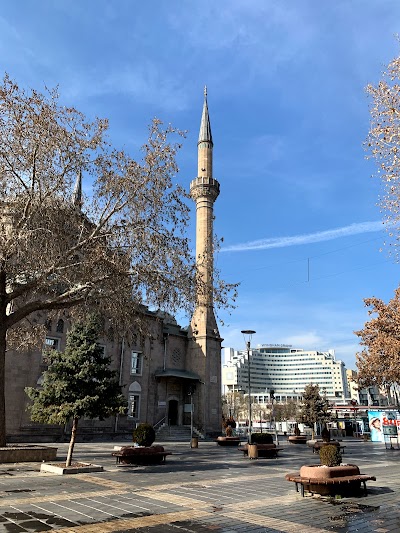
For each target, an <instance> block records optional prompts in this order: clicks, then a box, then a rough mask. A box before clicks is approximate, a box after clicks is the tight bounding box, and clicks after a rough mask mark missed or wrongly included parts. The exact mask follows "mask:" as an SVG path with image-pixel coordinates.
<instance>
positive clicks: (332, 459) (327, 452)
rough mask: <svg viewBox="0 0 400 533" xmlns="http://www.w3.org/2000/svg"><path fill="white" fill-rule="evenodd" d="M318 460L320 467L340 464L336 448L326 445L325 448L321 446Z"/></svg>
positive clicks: (339, 454) (340, 460)
mask: <svg viewBox="0 0 400 533" xmlns="http://www.w3.org/2000/svg"><path fill="white" fill-rule="evenodd" d="M319 459H320V461H321V465H326V466H339V465H340V463H341V462H342V455H341V453H340V450H339V448H338V447H337V446H334V445H333V444H327V445H326V446H321V448H320V450H319Z"/></svg>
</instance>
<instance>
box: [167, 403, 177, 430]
mask: <svg viewBox="0 0 400 533" xmlns="http://www.w3.org/2000/svg"><path fill="white" fill-rule="evenodd" d="M168 423H169V425H170V426H176V425H177V424H178V400H170V401H169V402H168Z"/></svg>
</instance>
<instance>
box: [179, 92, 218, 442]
mask: <svg viewBox="0 0 400 533" xmlns="http://www.w3.org/2000/svg"><path fill="white" fill-rule="evenodd" d="M197 149H198V171H197V177H196V178H195V179H194V180H193V181H192V182H191V184H190V195H191V197H192V198H193V200H194V201H195V202H196V265H197V271H198V276H199V288H198V294H197V301H196V307H195V310H194V313H193V317H192V320H191V327H190V339H191V345H190V349H189V361H188V365H187V366H188V367H190V368H191V370H192V371H193V372H195V373H197V374H198V375H199V376H200V378H201V383H200V384H198V386H197V390H196V396H197V402H196V404H197V407H196V406H195V412H194V419H195V424H196V425H197V427H200V428H202V430H203V431H204V432H205V433H208V434H211V433H219V432H220V430H221V342H222V339H221V338H220V335H219V331H218V326H217V322H216V320H215V315H214V307H213V266H214V246H213V238H214V232H213V220H214V202H215V200H216V199H217V197H218V195H219V189H220V187H219V183H218V181H217V180H216V179H214V178H213V140H212V135H211V125H210V118H209V114H208V104H207V88H206V87H205V88H204V103H203V113H202V117H201V124H200V133H199V140H198V143H197Z"/></svg>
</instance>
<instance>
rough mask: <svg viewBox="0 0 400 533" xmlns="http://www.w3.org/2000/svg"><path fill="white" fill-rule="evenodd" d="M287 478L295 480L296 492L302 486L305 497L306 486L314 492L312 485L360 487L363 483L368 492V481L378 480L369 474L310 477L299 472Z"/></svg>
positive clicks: (365, 491) (365, 492)
mask: <svg viewBox="0 0 400 533" xmlns="http://www.w3.org/2000/svg"><path fill="white" fill-rule="evenodd" d="M285 479H286V480H287V481H293V482H294V483H295V484H296V492H299V485H300V487H301V495H302V496H303V497H304V488H305V487H306V490H307V491H308V492H311V493H314V492H317V491H314V490H312V487H314V488H315V487H317V486H327V487H329V486H330V487H332V486H333V485H342V486H344V487H345V488H351V487H356V488H358V487H359V486H360V485H361V483H362V484H363V487H364V494H367V481H376V477H375V476H367V475H366V474H357V475H353V476H339V477H331V478H324V479H321V478H310V477H303V476H300V475H299V473H298V472H295V473H291V474H286V475H285Z"/></svg>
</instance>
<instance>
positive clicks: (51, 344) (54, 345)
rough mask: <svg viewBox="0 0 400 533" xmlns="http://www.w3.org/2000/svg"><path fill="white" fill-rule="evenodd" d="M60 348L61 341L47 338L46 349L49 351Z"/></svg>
mask: <svg viewBox="0 0 400 533" xmlns="http://www.w3.org/2000/svg"><path fill="white" fill-rule="evenodd" d="M59 346H60V339H53V338H52V337H46V339H45V341H44V349H45V350H46V351H47V350H58V349H59Z"/></svg>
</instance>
